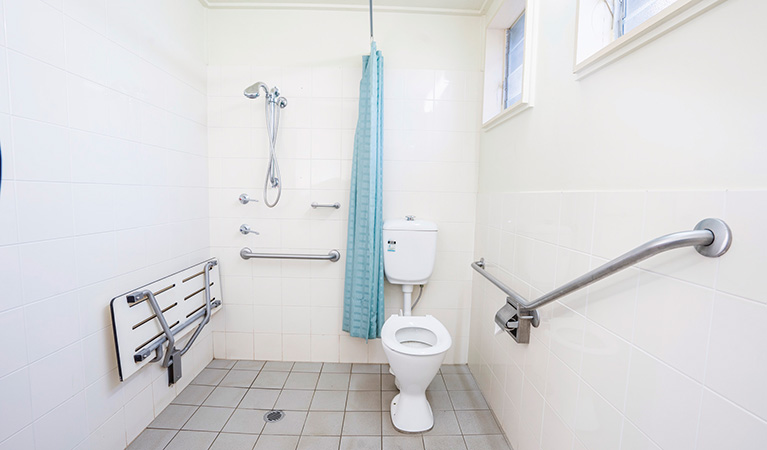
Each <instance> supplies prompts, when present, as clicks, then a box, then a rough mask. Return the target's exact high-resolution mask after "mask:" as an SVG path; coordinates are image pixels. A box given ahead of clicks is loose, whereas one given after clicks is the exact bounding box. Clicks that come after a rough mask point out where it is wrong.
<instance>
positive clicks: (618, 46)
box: [573, 0, 726, 79]
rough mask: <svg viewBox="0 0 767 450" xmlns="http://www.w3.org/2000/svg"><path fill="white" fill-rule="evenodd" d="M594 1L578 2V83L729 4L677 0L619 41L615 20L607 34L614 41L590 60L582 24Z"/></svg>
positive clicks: (575, 69)
mask: <svg viewBox="0 0 767 450" xmlns="http://www.w3.org/2000/svg"><path fill="white" fill-rule="evenodd" d="M593 1H594V0H578V7H577V9H576V30H575V37H576V39H575V55H574V61H573V73H574V74H575V75H576V78H577V79H581V78H583V77H586V76H588V75H590V74H592V73H594V72H596V71H597V70H599V69H601V68H602V67H604V66H607V65H609V64H611V63H612V62H613V61H617V60H618V59H620V58H622V57H624V56H626V55H628V54H629V53H631V52H633V51H634V50H637V49H638V48H640V47H642V46H644V45H646V44H648V43H649V42H651V41H653V40H654V39H656V38H658V37H660V36H662V35H664V34H666V33H668V32H669V31H671V30H673V29H675V28H677V27H679V26H681V25H682V24H684V23H686V22H687V21H689V20H691V19H692V18H694V17H696V16H698V15H700V14H703V13H704V12H706V11H708V10H709V9H711V8H713V7H715V6H716V5H718V4H720V3H723V2H725V1H726V0H676V1H675V2H674V3H673V4H671V5H669V6H667V7H666V8H664V9H663V10H662V11H660V12H659V13H657V14H655V15H654V16H652V17H650V18H649V19H647V20H646V21H644V22H642V23H641V24H640V25H637V26H636V27H634V28H633V29H632V30H631V31H629V32H628V33H625V34H623V35H622V36H619V37H616V34H617V33H616V30H615V26H616V25H615V23H616V20H613V25H612V26H613V29H611V30H607V32H608V34H609V35H610V36H611V37H612V39H611V41H610V42H609V43H607V44H605V45H603V46H602V47H601V49H599V50H597V51H594V52H592V53H591V54H590V55H588V56H586V55H580V54H579V47H580V45H579V44H580V41H581V39H583V38H584V32H583V30H586V28H587V27H586V26H585V25H584V24H582V23H581V22H583V20H584V14H582V13H583V12H584V11H586V7H585V6H584V3H591V2H593ZM599 1H602V0H599ZM586 12H587V11H586ZM613 19H615V17H613ZM592 39H593V37H592Z"/></svg>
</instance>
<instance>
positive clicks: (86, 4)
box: [64, 0, 107, 34]
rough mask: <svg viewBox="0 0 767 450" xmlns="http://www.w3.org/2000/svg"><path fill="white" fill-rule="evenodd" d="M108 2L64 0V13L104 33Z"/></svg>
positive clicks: (99, 0)
mask: <svg viewBox="0 0 767 450" xmlns="http://www.w3.org/2000/svg"><path fill="white" fill-rule="evenodd" d="M106 9H107V8H106V2H102V1H101V0H64V13H65V14H66V15H68V16H69V17H72V18H73V19H75V20H77V21H78V22H80V23H82V24H84V25H86V26H88V27H90V28H92V29H94V30H96V31H98V32H99V33H102V34H104V32H105V31H106Z"/></svg>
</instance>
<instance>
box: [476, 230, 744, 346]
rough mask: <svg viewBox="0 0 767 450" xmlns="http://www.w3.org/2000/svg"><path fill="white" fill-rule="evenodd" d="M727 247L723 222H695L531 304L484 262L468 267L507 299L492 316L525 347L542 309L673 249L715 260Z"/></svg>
mask: <svg viewBox="0 0 767 450" xmlns="http://www.w3.org/2000/svg"><path fill="white" fill-rule="evenodd" d="M731 243H732V231H731V230H730V227H728V226H727V224H726V223H725V222H724V221H723V220H721V219H704V220H702V221H700V222H698V224H697V225H696V226H695V229H694V230H692V231H680V232H678V233H672V234H668V235H666V236H661V237H659V238H657V239H653V240H652V241H649V242H647V243H645V244H643V245H640V246H639V247H636V248H635V249H633V250H630V251H629V252H626V253H624V254H623V255H621V256H619V257H617V258H615V259H613V260H611V261H609V262H607V263H605V264H603V265H601V266H599V267H597V268H596V269H594V270H591V271H589V272H588V273H586V274H584V275H581V276H580V277H578V278H575V279H574V280H572V281H570V282H568V283H565V284H563V285H562V286H560V287H558V288H556V289H554V290H552V291H551V292H548V293H546V294H544V295H542V296H540V297H538V298H537V299H535V300H533V301H527V300H525V298H524V297H522V296H521V295H520V294H519V293H517V292H516V291H514V290H513V289H511V288H510V287H508V286H506V285H505V284H504V283H503V282H501V281H500V280H499V279H498V278H496V277H494V276H493V275H492V274H490V273H489V272H488V271H487V270H485V260H484V258H482V259H480V260H479V261H475V262H473V263H471V267H472V268H473V269H474V270H476V271H477V272H479V273H480V274H481V275H482V276H484V277H485V278H487V279H488V280H489V281H490V282H491V283H493V284H494V285H495V286H497V287H498V288H499V289H501V290H502V291H503V292H504V293H506V295H508V297H507V299H506V301H507V304H508V305H510V306H511V307H512V308H513V309H509V308H508V307H507V306H506V305H504V307H503V308H501V310H499V311H498V314H496V318H495V320H496V323H497V324H498V325H499V326H500V327H501V328H503V329H504V330H505V331H507V332H509V333H510V334H511V335H512V337H514V339H515V340H517V342H520V343H526V342H529V325H532V326H534V327H537V326H538V324H539V323H540V319H539V317H538V311H536V309H537V308H539V307H541V306H543V305H546V304H548V303H551V302H553V301H554V300H557V299H559V298H562V297H564V296H566V295H568V294H571V293H573V292H575V291H577V290H579V289H583V288H584V287H586V286H589V285H591V284H593V283H595V282H597V281H599V280H601V279H603V278H606V277H608V276H610V275H612V274H614V273H616V272H619V271H621V270H623V269H626V268H628V267H630V266H632V265H634V264H637V263H639V262H641V261H644V260H645V259H647V258H650V257H652V256H655V255H657V254H659V253H663V252H667V251H669V250H673V249H675V248H681V247H692V246H694V247H695V250H697V251H698V253H700V254H701V255H703V256H707V257H711V258H716V257H719V256H722V255H723V254H725V253H726V252H727V250H728V249H729V248H730V244H731ZM527 321H529V323H527V324H526V325H527V326H526V327H524V326H523V322H527ZM509 323H514V324H515V326H514V327H513V328H512V327H509V326H508V324H509ZM512 331H513V332H512ZM520 331H521V333H520Z"/></svg>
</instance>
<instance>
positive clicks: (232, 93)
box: [208, 64, 273, 99]
mask: <svg viewBox="0 0 767 450" xmlns="http://www.w3.org/2000/svg"><path fill="white" fill-rule="evenodd" d="M218 69H219V70H218V74H219V76H218V77H217V78H216V79H215V80H214V81H215V82H214V83H212V82H209V83H208V89H209V92H210V93H211V95H220V96H222V97H237V98H241V96H242V92H243V91H244V90H245V88H247V87H248V86H250V85H252V84H253V83H255V82H256V81H257V80H255V79H254V78H253V70H252V67H251V66H249V65H247V64H242V65H233V66H223V67H219V68H218ZM271 87H273V86H271ZM259 94H260V95H262V97H261V99H263V98H264V97H263V94H264V93H263V89H262V90H261V92H260V93H259Z"/></svg>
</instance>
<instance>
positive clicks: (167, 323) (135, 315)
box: [110, 259, 222, 385]
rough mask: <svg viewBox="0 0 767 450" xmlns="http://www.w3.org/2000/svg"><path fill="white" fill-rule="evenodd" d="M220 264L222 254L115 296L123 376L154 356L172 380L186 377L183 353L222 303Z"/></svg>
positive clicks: (114, 317) (116, 333) (113, 306)
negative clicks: (179, 344) (182, 361)
mask: <svg viewBox="0 0 767 450" xmlns="http://www.w3.org/2000/svg"><path fill="white" fill-rule="evenodd" d="M217 266H218V261H217V260H216V259H209V260H207V261H203V262H202V263H200V264H196V265H194V266H192V267H189V268H187V269H184V270H182V271H180V272H177V273H174V274H172V275H169V276H167V277H165V278H162V279H160V280H157V281H155V282H153V283H150V284H147V285H144V286H141V287H139V288H137V289H134V290H132V291H130V292H128V293H125V294H121V295H118V296H117V297H115V298H113V299H112V302H111V304H110V309H111V312H112V328H113V331H114V337H115V347H116V349H117V363H118V369H119V373H120V380H121V381H125V379H127V378H128V377H129V376H131V375H133V374H134V373H136V372H137V371H138V370H140V369H141V368H142V367H144V366H145V365H147V364H150V363H154V362H160V363H161V366H162V367H164V368H167V369H168V385H172V384H174V383H175V382H177V381H178V380H179V379H180V378H181V375H182V371H181V357H182V356H183V355H184V354H185V353H186V352H187V351H189V349H190V348H191V347H192V344H194V342H195V341H196V339H197V337H198V336H200V333H201V332H202V330H203V328H204V327H205V326H206V325H207V324H208V323H209V322H210V319H211V317H212V316H213V314H214V313H216V312H218V311H219V310H220V309H221V305H222V300H221V287H220V282H219V279H220V277H219V272H218V268H217ZM195 324H196V325H197V326H196V327H194V326H193V325H195ZM189 334H191V336H189V337H188V336H187V335H189ZM187 337H188V339H187V340H186V344H185V345H184V346H183V347H182V348H180V349H179V348H177V347H176V344H177V343H178V342H179V341H180V340H181V339H185V338H187ZM152 354H154V355H155V356H154V358H152V359H150V357H151V356H152Z"/></svg>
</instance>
